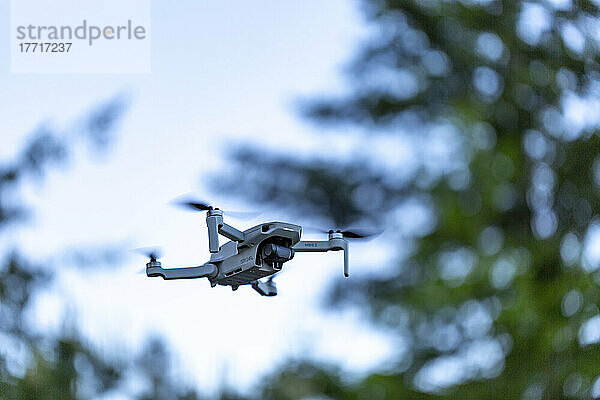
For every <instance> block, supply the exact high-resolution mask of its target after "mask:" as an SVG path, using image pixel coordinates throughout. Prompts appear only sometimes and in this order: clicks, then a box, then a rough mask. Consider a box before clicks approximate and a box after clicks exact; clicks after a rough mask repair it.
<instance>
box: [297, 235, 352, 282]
mask: <svg viewBox="0 0 600 400" xmlns="http://www.w3.org/2000/svg"><path fill="white" fill-rule="evenodd" d="M292 248H293V249H294V251H296V252H326V251H337V250H343V251H344V276H346V277H348V275H349V271H348V270H349V257H348V242H346V241H345V240H344V239H340V238H332V239H329V240H328V241H317V240H301V241H299V242H298V243H296V245H295V246H294V247H292Z"/></svg>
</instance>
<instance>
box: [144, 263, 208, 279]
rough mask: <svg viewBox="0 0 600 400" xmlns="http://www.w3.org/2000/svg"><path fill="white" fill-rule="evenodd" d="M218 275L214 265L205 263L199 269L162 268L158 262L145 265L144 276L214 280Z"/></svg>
mask: <svg viewBox="0 0 600 400" xmlns="http://www.w3.org/2000/svg"><path fill="white" fill-rule="evenodd" d="M218 273H219V270H218V268H217V266H216V265H214V264H209V263H206V264H204V265H201V266H199V267H188V268H166V269H165V268H162V267H161V266H160V263H158V262H156V261H155V262H154V263H152V262H150V263H148V264H146V275H147V276H149V277H155V276H161V277H162V278H163V279H165V280H169V279H193V278H214V277H216V276H217V274H218Z"/></svg>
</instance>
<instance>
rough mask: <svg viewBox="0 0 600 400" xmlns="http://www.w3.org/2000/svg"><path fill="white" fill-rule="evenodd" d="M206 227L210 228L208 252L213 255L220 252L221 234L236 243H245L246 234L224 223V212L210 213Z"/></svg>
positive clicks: (215, 211)
mask: <svg viewBox="0 0 600 400" xmlns="http://www.w3.org/2000/svg"><path fill="white" fill-rule="evenodd" d="M206 226H207V227H208V250H209V251H210V252H211V253H217V252H218V251H219V234H221V235H223V236H225V237H226V238H228V239H230V240H233V241H236V242H243V241H244V232H241V231H239V230H237V229H235V228H234V227H233V226H231V225H227V224H226V223H224V222H223V212H222V211H221V210H209V211H208V213H207V215H206Z"/></svg>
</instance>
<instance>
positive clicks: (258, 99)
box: [0, 0, 400, 390]
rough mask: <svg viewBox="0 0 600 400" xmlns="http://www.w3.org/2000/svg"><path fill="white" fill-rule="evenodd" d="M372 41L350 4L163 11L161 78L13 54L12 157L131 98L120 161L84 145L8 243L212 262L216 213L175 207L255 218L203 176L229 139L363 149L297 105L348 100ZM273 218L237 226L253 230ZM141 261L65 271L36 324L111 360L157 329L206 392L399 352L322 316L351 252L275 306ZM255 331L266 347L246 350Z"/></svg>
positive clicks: (2, 153) (155, 26) (1, 9)
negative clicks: (22, 61) (310, 361)
mask: <svg viewBox="0 0 600 400" xmlns="http://www.w3.org/2000/svg"><path fill="white" fill-rule="evenodd" d="M0 16H1V17H0V24H2V25H3V26H9V21H8V16H9V4H8V1H3V2H1V3H0ZM5 32H6V31H5ZM366 32H367V30H366V28H365V26H364V25H363V21H362V20H361V17H360V13H359V11H358V7H357V3H356V2H352V1H342V0H334V1H327V2H322V1H303V2H281V1H275V0H271V1H258V2H252V3H250V2H246V1H241V0H239V1H230V2H220V1H216V0H211V1H204V2H194V1H180V2H169V3H168V4H167V3H166V2H153V4H152V25H151V34H150V37H151V41H152V43H151V44H152V45H151V47H152V72H151V73H150V74H140V75H135V74H129V75H114V74H109V75H95V74H78V75H73V74H66V75H35V74H23V75H19V74H10V73H9V71H10V62H9V59H7V58H5V57H3V58H0V93H1V97H0V100H1V105H2V107H0V131H1V132H3V134H2V146H0V160H1V159H7V158H9V157H11V156H12V155H13V154H14V153H15V151H16V150H17V149H18V148H19V147H20V145H21V144H22V143H23V140H24V139H25V138H26V135H27V134H28V133H29V132H31V130H32V129H34V128H35V127H36V126H38V124H40V123H48V124H50V125H51V126H54V127H56V128H57V129H67V128H68V127H69V126H70V125H71V124H72V123H73V121H75V120H76V119H77V118H78V117H79V116H80V115H82V114H84V113H85V112H86V110H88V109H90V108H91V107H93V106H94V105H95V104H97V103H98V102H99V101H102V100H105V99H108V98H110V97H112V96H113V95H115V94H116V93H119V92H126V93H128V94H129V95H130V99H131V100H130V109H129V110H128V112H127V114H126V115H125V118H124V121H123V123H122V124H121V127H120V129H119V134H118V136H117V141H116V143H115V144H114V146H113V147H112V149H111V151H110V152H108V153H107V154H106V155H103V156H92V157H90V154H89V153H88V152H87V151H86V149H85V148H82V149H79V150H78V151H77V156H76V157H75V159H74V160H73V161H72V162H71V163H70V168H69V169H68V170H56V171H53V172H52V173H50V175H49V178H48V179H47V180H46V181H45V182H44V183H43V184H42V185H39V184H35V183H31V184H28V185H26V187H25V188H24V190H23V192H24V193H23V194H24V196H25V197H26V198H27V200H28V201H29V202H30V204H31V205H32V206H33V207H34V209H35V210H36V214H35V219H33V220H32V221H31V222H30V223H28V224H27V225H26V226H23V227H22V228H19V229H18V230H15V231H14V232H13V235H11V237H10V238H9V239H8V242H7V243H5V244H4V246H12V245H16V246H18V247H20V248H23V249H24V250H26V251H27V252H28V253H29V254H32V255H34V256H35V257H36V258H37V259H38V260H40V261H42V260H43V259H44V257H46V256H52V255H55V254H57V253H59V252H60V251H61V250H62V249H67V248H72V247H75V246H77V245H91V244H97V243H103V242H107V243H115V242H117V243H126V244H127V245H131V247H137V246H143V245H154V244H157V245H161V246H162V248H163V249H164V252H165V256H164V259H163V262H164V264H165V265H172V266H176V265H198V264H201V263H203V262H204V261H206V258H207V257H208V252H207V240H206V227H205V222H204V218H203V215H202V214H200V215H193V214H187V213H184V212H181V211H180V210H177V209H173V208H172V207H169V206H167V205H166V203H167V202H168V201H169V200H171V199H172V198H174V197H176V196H177V195H179V194H181V193H185V192H189V191H196V192H199V193H203V194H204V197H205V198H206V197H210V198H211V199H212V200H214V201H215V202H218V204H219V205H220V206H222V207H223V208H226V207H229V208H234V209H235V208H238V209H239V208H252V207H251V206H248V205H244V204H242V203H240V202H239V201H236V200H235V199H231V198H224V197H220V196H219V197H218V196H216V195H214V194H211V193H210V192H209V191H208V190H207V188H206V185H205V182H203V181H202V179H201V178H202V177H203V176H206V175H207V174H208V173H210V172H211V171H212V172H218V171H219V170H220V169H221V168H223V167H224V165H225V164H224V160H223V158H222V154H223V149H224V148H226V146H227V144H228V143H230V142H238V141H241V140H250V141H253V142H255V143H263V144H264V145H265V146H270V147H280V148H288V149H293V152H294V153H297V154H301V153H308V152H317V153H319V152H321V153H323V152H324V149H335V150H334V151H338V152H339V153H340V154H345V153H347V152H351V151H352V149H351V148H352V146H351V145H349V144H348V143H351V142H352V141H351V140H349V139H348V137H350V138H351V137H352V135H349V136H348V135H347V136H344V137H343V138H341V137H340V136H336V135H333V136H322V135H320V134H319V133H320V132H319V129H320V128H319V127H317V126H315V125H311V124H308V123H306V122H305V121H303V120H301V119H299V118H298V117H297V116H295V110H294V107H293V103H294V100H295V99H297V98H298V97H299V96H302V95H308V94H313V93H335V92H340V91H343V90H344V81H343V80H342V79H340V73H341V71H342V67H343V65H344V62H345V61H347V60H348V59H349V58H350V56H351V55H352V54H353V50H355V49H356V44H357V40H358V39H359V38H361V37H364V36H365V34H366ZM8 46H9V40H8V37H2V38H1V39H0V52H1V53H2V54H8ZM388 148H389V147H388ZM84 205H85V206H84ZM275 218H283V219H285V218H286V216H285V215H282V214H280V213H278V212H277V211H276V210H266V212H265V214H263V216H261V218H260V219H275ZM260 219H257V220H253V221H250V222H237V221H236V222H235V223H236V225H237V226H240V227H241V228H246V227H249V226H251V225H253V224H255V223H258V222H260ZM232 222H233V221H232ZM366 246H367V245H358V246H354V247H353V249H352V257H353V261H354V262H356V263H359V262H361V261H362V262H364V263H366V264H367V265H369V264H372V265H373V266H374V267H375V266H376V265H378V264H379V263H380V262H382V261H383V260H384V258H385V255H386V254H385V252H381V255H380V256H379V259H370V258H368V254H367V252H366V251H364V250H365V249H366ZM371 246H372V245H371ZM127 257H128V258H125V261H124V265H123V266H122V267H121V268H118V269H117V268H116V269H115V270H114V271H109V272H107V271H106V270H104V271H103V272H97V273H92V274H89V273H85V274H83V273H78V272H73V271H63V272H60V279H59V280H58V281H57V282H56V284H55V285H54V287H53V290H51V291H49V292H47V293H45V294H44V295H43V296H42V297H41V299H40V302H39V304H38V306H37V307H36V310H35V311H34V312H33V314H32V318H31V320H32V323H33V324H34V325H35V326H36V327H37V328H38V329H40V330H45V331H56V330H58V329H61V327H62V323H61V321H62V320H63V319H64V318H67V319H70V320H76V321H78V325H79V326H80V328H81V330H82V332H83V333H84V334H85V335H86V336H87V337H89V338H90V339H91V340H92V341H93V342H94V343H97V344H98V345H100V346H103V348H104V349H105V351H107V352H108V353H111V352H118V351H121V350H122V349H123V348H126V349H127V348H130V349H136V348H139V347H140V346H141V345H142V344H143V343H144V339H145V338H146V337H147V335H148V333H149V332H158V333H160V334H163V335H164V336H165V337H166V338H167V339H168V342H169V344H170V345H171V346H172V348H173V349H174V350H175V351H176V352H177V355H178V357H179V359H180V361H181V362H180V363H179V364H178V366H177V368H176V372H177V373H178V374H180V375H183V376H184V377H185V379H187V380H188V381H189V382H197V383H199V384H200V386H201V387H202V388H204V389H208V390H210V389H213V388H215V387H216V385H218V384H219V383H221V382H223V380H228V381H229V382H231V383H232V384H235V385H236V386H241V387H248V386H249V385H251V384H253V383H255V380H256V378H257V377H258V376H260V374H261V373H263V372H267V371H269V370H270V369H271V368H273V367H275V366H276V364H277V363H278V362H280V361H282V360H283V359H284V358H285V357H288V356H300V355H305V354H312V355H313V356H315V357H317V358H322V359H328V360H334V361H336V362H339V363H340V364H341V366H342V367H345V368H347V369H348V370H349V371H351V372H357V373H359V372H360V371H362V370H364V369H365V368H370V367H373V366H375V365H380V364H381V363H382V362H384V361H385V359H387V357H388V356H389V355H390V354H391V352H393V351H396V350H397V349H396V346H400V344H397V343H394V342H392V341H390V339H388V338H387V337H386V336H385V335H384V333H382V332H376V331H375V330H373V329H371V328H370V327H368V326H365V325H362V324H360V323H359V322H358V321H359V318H360V316H358V315H356V314H355V313H353V312H351V311H349V312H345V313H342V314H338V313H326V312H324V311H321V310H320V301H321V299H322V296H323V295H324V291H325V289H326V288H327V287H328V285H329V284H330V283H331V282H332V281H333V280H336V279H343V278H342V268H341V254H337V253H332V254H325V255H304V256H303V257H296V258H295V259H294V260H293V261H292V262H290V263H288V264H286V271H285V273H284V274H281V277H280V278H279V279H278V287H279V290H280V295H279V296H278V297H276V298H262V297H260V296H258V295H257V294H256V293H255V292H254V291H252V290H250V289H249V288H241V289H240V290H239V291H237V292H236V293H232V292H231V291H230V290H228V289H226V288H215V289H212V290H211V288H210V286H209V284H208V282H207V281H205V280H202V281H200V280H198V281H195V280H194V281H182V282H164V281H162V280H151V279H147V278H145V277H144V276H143V275H135V271H136V270H138V269H139V268H140V267H142V266H143V264H144V262H145V261H144V259H143V258H140V257H137V256H127ZM357 276H360V272H359V273H358V274H355V275H353V277H352V278H351V279H357ZM242 332H244V334H246V335H248V334H251V335H255V336H257V337H261V338H263V339H264V340H261V341H258V342H255V343H256V344H253V345H250V346H238V345H232V343H237V342H238V341H239V339H240V337H241V333H242ZM206 343H211V345H210V346H208V347H207V346H206V345H205V344H206ZM350 346H352V351H351V352H348V348H349V347H350ZM358 349H361V350H358ZM224 371H226V372H224Z"/></svg>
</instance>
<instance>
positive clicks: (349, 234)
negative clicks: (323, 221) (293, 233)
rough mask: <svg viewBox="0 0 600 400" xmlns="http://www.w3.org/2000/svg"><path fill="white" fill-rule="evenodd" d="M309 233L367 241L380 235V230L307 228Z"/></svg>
mask: <svg viewBox="0 0 600 400" xmlns="http://www.w3.org/2000/svg"><path fill="white" fill-rule="evenodd" d="M307 230H309V231H316V232H319V233H341V234H342V236H343V237H344V238H346V239H369V238H372V237H375V236H378V235H380V234H381V232H382V230H381V229H377V228H350V229H322V228H312V227H308V228H307Z"/></svg>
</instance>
